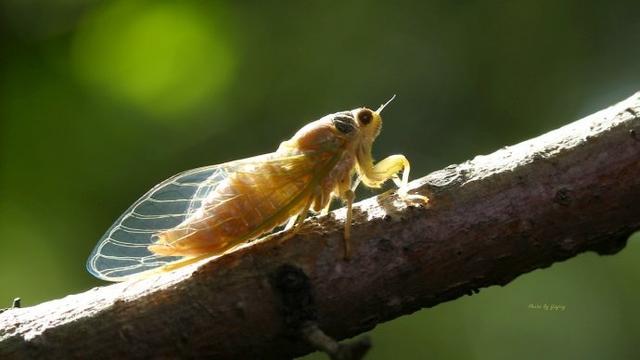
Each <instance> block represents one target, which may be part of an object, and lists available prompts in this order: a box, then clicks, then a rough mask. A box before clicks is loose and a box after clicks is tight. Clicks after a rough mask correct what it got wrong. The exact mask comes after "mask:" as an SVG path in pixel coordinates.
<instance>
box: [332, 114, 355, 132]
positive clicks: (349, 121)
mask: <svg viewBox="0 0 640 360" xmlns="http://www.w3.org/2000/svg"><path fill="white" fill-rule="evenodd" d="M333 126H335V127H336V129H338V131H340V132H341V133H343V134H349V133H350V132H352V131H353V130H354V129H355V124H354V122H353V118H352V117H351V116H348V115H345V114H339V115H336V116H335V117H334V118H333Z"/></svg>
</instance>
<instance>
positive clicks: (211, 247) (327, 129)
mask: <svg viewBox="0 0 640 360" xmlns="http://www.w3.org/2000/svg"><path fill="white" fill-rule="evenodd" d="M387 104H388V102H387ZM385 106H386V104H385V105H382V106H380V108H379V109H378V110H376V111H373V110H370V109H367V108H358V109H355V110H351V111H343V112H339V113H335V114H330V115H327V116H325V117H323V118H321V119H320V120H317V121H314V122H312V123H310V124H307V125H306V126H304V127H303V128H302V129H300V130H299V131H298V132H297V133H296V134H295V135H294V136H293V138H291V139H290V140H288V141H285V142H283V143H281V144H280V147H279V148H278V150H277V151H275V152H274V153H271V154H266V155H261V156H257V157H253V158H248V159H243V160H238V161H232V162H229V163H225V164H220V165H212V166H206V167H202V168H198V169H193V170H189V171H186V172H183V173H180V174H178V175H175V176H173V177H171V178H169V179H167V180H166V181H164V182H162V183H160V184H158V185H156V186H155V187H154V188H153V189H151V190H150V191H149V192H147V193H146V194H145V195H144V196H142V198H140V199H139V200H138V201H136V202H135V203H134V204H133V205H132V206H131V207H130V208H129V209H128V210H127V211H126V212H125V213H124V214H123V215H122V216H121V217H120V218H119V219H118V220H117V221H116V222H115V223H114V224H113V226H112V227H111V228H110V229H109V230H108V231H107V232H106V233H105V235H104V236H103V237H102V239H101V241H100V242H99V243H98V245H97V246H96V248H95V249H94V250H93V252H92V254H91V256H90V257H89V260H88V261H87V268H88V270H89V272H91V273H92V274H93V275H95V276H96V277H98V278H101V279H104V280H110V281H121V280H125V279H127V278H129V277H131V276H133V275H136V274H138V273H140V272H143V271H146V270H150V269H154V268H158V267H161V269H162V270H171V269H173V268H176V267H179V266H182V265H184V264H187V263H191V262H194V261H196V260H198V259H202V258H206V257H210V256H215V255H222V254H223V253H225V252H226V251H228V250H229V249H231V248H233V247H235V246H237V245H239V244H242V243H244V242H247V241H249V240H252V239H255V238H257V237H259V236H261V235H263V234H265V233H268V232H270V231H272V230H273V229H274V228H276V227H277V226H280V225H283V224H285V223H286V224H287V226H286V227H285V229H286V230H288V233H287V235H285V237H286V238H288V237H291V236H293V235H294V234H295V233H296V232H297V231H298V230H299V229H300V225H301V224H302V222H303V221H304V219H305V217H306V215H307V213H308V212H309V211H310V210H312V211H315V212H321V213H326V212H327V211H328V210H329V207H330V204H331V200H332V199H333V198H336V197H337V198H340V199H343V200H344V201H345V202H346V205H347V219H346V222H345V257H349V255H350V247H349V238H350V228H351V206H352V203H353V199H354V190H355V187H356V186H357V185H358V184H359V183H360V182H362V183H363V184H364V185H366V186H368V187H372V188H378V187H380V186H381V185H382V183H384V182H385V181H387V180H388V179H393V180H394V181H395V182H396V184H397V185H398V186H400V188H401V190H402V189H403V188H404V185H406V184H407V182H408V176H409V162H408V161H407V159H406V158H405V157H404V156H403V155H392V156H389V157H387V158H386V159H384V160H382V161H380V162H378V163H377V164H375V165H374V163H373V159H372V157H371V146H372V144H373V141H374V140H375V138H376V137H377V136H378V134H379V132H380V128H381V125H382V118H381V116H380V112H381V111H382V109H384V107H385ZM400 171H403V176H402V180H400V179H399V178H398V176H397V174H398V173H399V172H400ZM355 174H357V180H356V184H355V186H354V184H353V181H352V180H353V178H354V175H355Z"/></svg>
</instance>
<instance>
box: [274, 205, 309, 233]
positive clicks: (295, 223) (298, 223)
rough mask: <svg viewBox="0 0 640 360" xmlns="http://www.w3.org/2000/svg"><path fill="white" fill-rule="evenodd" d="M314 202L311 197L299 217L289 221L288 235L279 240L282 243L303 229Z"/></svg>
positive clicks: (293, 217) (286, 228) (286, 227)
mask: <svg viewBox="0 0 640 360" xmlns="http://www.w3.org/2000/svg"><path fill="white" fill-rule="evenodd" d="M312 202H313V198H312V197H310V198H309V200H307V203H306V204H305V206H304V208H303V209H302V211H300V212H299V213H298V215H294V216H292V217H291V218H290V219H289V222H288V223H287V225H286V226H285V230H286V233H285V234H284V236H282V237H281V238H280V240H278V241H279V242H280V243H283V242H285V241H287V240H289V239H291V238H292V237H293V236H295V235H296V234H297V233H298V231H300V229H301V228H302V223H303V222H304V219H305V218H306V217H307V214H308V213H309V208H311V203H312Z"/></svg>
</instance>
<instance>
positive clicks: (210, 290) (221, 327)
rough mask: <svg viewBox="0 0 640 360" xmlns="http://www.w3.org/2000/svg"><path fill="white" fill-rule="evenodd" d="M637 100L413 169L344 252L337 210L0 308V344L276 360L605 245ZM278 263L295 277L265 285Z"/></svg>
mask: <svg viewBox="0 0 640 360" xmlns="http://www.w3.org/2000/svg"><path fill="white" fill-rule="evenodd" d="M639 113H640V93H636V94H635V95H633V96H632V97H631V98H629V99H627V100H625V101H623V102H621V103H619V104H617V105H615V106H613V107H610V108H608V109H605V110H603V111H601V112H598V113H596V114H593V115H591V116H589V117H587V118H585V119H582V120H580V121H577V122H574V123H572V124H569V125H567V126H565V127H562V128H560V129H557V130H555V131H552V132H550V133H547V134H545V135H542V136H540V137H537V138H534V139H531V140H529V141H525V142H523V143H520V144H518V145H515V146H511V147H506V148H503V149H501V150H498V151H496V152H495V153H493V154H491V155H487V156H477V157H476V158H474V159H473V160H471V161H467V162H465V163H462V164H460V165H452V166H448V167H447V168H445V169H443V170H440V171H436V172H434V173H432V174H430V175H428V176H426V177H424V178H421V179H418V180H416V181H413V182H412V183H411V184H410V186H411V189H412V192H415V193H420V194H424V195H427V196H429V198H430V203H429V204H428V205H427V206H426V207H419V206H418V207H416V206H411V205H408V204H406V203H404V202H402V201H400V200H399V199H398V198H397V196H396V195H395V194H394V193H387V194H384V195H383V196H378V197H374V198H370V199H366V200H364V201H362V202H360V203H358V204H357V205H356V206H355V212H354V215H355V216H354V223H353V229H352V234H353V235H352V236H353V239H352V244H353V250H352V255H353V256H352V259H351V260H349V261H345V260H343V257H342V253H343V248H342V246H343V245H342V244H343V242H342V228H343V219H344V209H341V210H338V211H336V212H334V213H333V214H331V215H329V216H324V217H317V218H313V219H310V220H307V221H306V222H305V225H304V227H303V229H302V230H301V232H300V234H299V235H297V236H296V237H294V238H293V239H291V240H289V241H286V242H284V243H282V244H281V243H279V241H277V238H278V237H279V235H276V236H274V238H272V239H270V240H269V241H256V242H254V243H252V244H249V245H247V246H245V247H243V248H240V249H238V250H237V251H235V252H232V253H230V254H227V255H225V256H223V257H220V258H217V259H213V260H211V261H208V262H206V263H205V264H203V265H201V266H199V267H197V266H195V267H194V266H192V267H189V268H185V269H181V270H178V271H176V272H173V273H168V274H165V275H163V276H159V277H154V278H147V279H142V280H135V281H129V282H125V283H120V284H115V285H110V286H104V287H99V288H94V289H91V290H89V291H87V292H85V293H82V294H77V295H71V296H67V297H65V298H63V299H59V300H54V301H50V302H46V303H43V304H40V305H37V306H33V307H28V308H16V309H9V310H7V311H5V312H3V313H2V314H0V358H3V359H8V358H47V357H56V358H91V359H110V358H121V357H124V356H127V357H133V358H149V357H152V358H172V357H179V356H182V357H195V358H203V357H208V358H209V357H212V358H265V359H266V358H289V357H292V356H297V355H302V354H305V353H307V352H309V351H312V350H313V348H312V346H311V345H310V343H314V342H319V343H322V344H325V345H316V346H324V347H327V348H330V349H335V348H337V345H336V344H334V343H332V342H331V341H330V340H331V338H328V336H327V335H329V336H332V337H333V338H337V339H344V338H347V337H351V336H354V335H356V334H360V333H362V332H364V331H367V330H370V329H372V328H373V327H374V326H375V325H376V324H378V323H381V322H383V321H387V320H391V319H393V318H396V317H398V316H400V315H403V314H408V313H411V312H414V311H416V310H418V309H420V308H423V307H431V306H435V305H436V304H439V303H441V302H444V301H449V300H453V299H455V298H458V297H460V296H462V295H465V294H472V293H473V292H476V291H477V289H479V288H481V287H487V286H491V285H505V284H507V283H509V282H510V281H511V280H513V279H514V278H516V277H517V276H518V275H520V274H523V273H526V272H529V271H531V270H534V269H537V268H545V267H548V266H550V265H551V264H552V263H554V262H557V261H562V260H565V259H568V258H571V257H573V256H575V255H577V254H579V253H581V252H584V251H596V252H598V253H600V254H614V253H616V252H618V251H620V250H621V249H622V248H623V247H624V246H625V244H626V241H627V238H628V237H629V236H630V234H631V233H632V232H634V231H635V230H637V229H638V228H640V118H639V117H638V114H639ZM283 269H293V270H291V271H292V272H294V273H296V274H298V275H300V276H302V277H301V278H306V279H307V280H304V281H305V282H304V284H306V285H304V286H302V285H300V286H298V285H296V284H297V283H296V282H295V281H294V282H293V285H292V286H293V287H292V289H296V290H295V291H294V292H293V293H292V292H291V291H290V290H286V289H291V288H290V287H286V286H285V287H282V286H280V285H277V284H282V283H281V282H280V283H279V282H278V276H283V275H282V271H283ZM285 273H286V271H285ZM278 274H280V275H278ZM287 276H289V275H287ZM274 279H275V280H274ZM285 280H286V279H285ZM283 289H284V290H283ZM317 329H321V330H322V332H320V333H317V332H315V330H317ZM305 334H306V335H305ZM305 337H306V339H307V340H304V339H305ZM324 337H327V338H328V339H329V340H327V339H325V338H324Z"/></svg>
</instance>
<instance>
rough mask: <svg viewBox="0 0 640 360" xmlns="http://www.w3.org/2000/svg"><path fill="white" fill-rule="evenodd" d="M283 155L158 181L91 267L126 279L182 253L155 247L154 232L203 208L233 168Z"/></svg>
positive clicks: (108, 236)
mask: <svg viewBox="0 0 640 360" xmlns="http://www.w3.org/2000/svg"><path fill="white" fill-rule="evenodd" d="M282 158H283V155H281V154H276V153H273V154H266V155H261V156H256V157H252V158H248V159H243V160H238V161H233V162H229V163H225V164H220V165H212V166H206V167H202V168H197V169H193V170H188V171H185V172H183V173H180V174H177V175H175V176H173V177H171V178H169V179H167V180H165V181H163V182H162V183H160V184H158V185H156V186H155V187H153V188H152V189H151V190H149V191H148V192H147V193H146V194H144V195H143V196H142V197H141V198H140V199H138V201H136V202H135V203H134V204H133V205H131V207H129V209H127V211H125V212H124V214H122V215H121V216H120V218H118V220H117V221H116V222H115V223H114V224H113V225H112V226H111V228H109V230H107V232H106V233H105V234H104V235H103V236H102V238H101V239H100V241H99V243H98V245H97V246H96V247H95V249H94V250H93V252H92V253H91V255H90V257H89V259H88V260H87V270H88V271H89V272H90V273H91V274H93V275H94V276H96V277H98V278H100V279H103V280H108V281H122V280H124V279H125V278H127V277H129V276H131V275H134V274H137V273H140V272H143V271H146V270H151V269H153V268H157V267H159V266H163V265H165V264H167V263H170V262H173V261H176V260H178V259H180V257H175V256H162V255H157V254H154V253H152V252H151V251H149V250H148V248H147V247H148V246H149V245H150V244H152V243H153V242H154V240H155V239H154V234H156V233H158V232H161V231H164V230H167V229H171V228H173V227H175V226H176V225H178V224H180V223H181V222H182V221H183V220H185V218H187V217H188V216H189V215H191V214H192V213H193V212H194V211H196V210H198V208H199V207H200V204H201V202H202V200H203V199H205V198H206V197H207V195H208V194H209V193H210V192H211V191H213V190H215V188H216V186H218V184H220V183H221V182H222V181H224V180H225V179H226V178H227V177H228V176H229V174H232V173H234V172H235V171H251V170H252V169H256V168H259V165H260V164H264V163H265V162H269V161H279V160H280V159H282Z"/></svg>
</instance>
